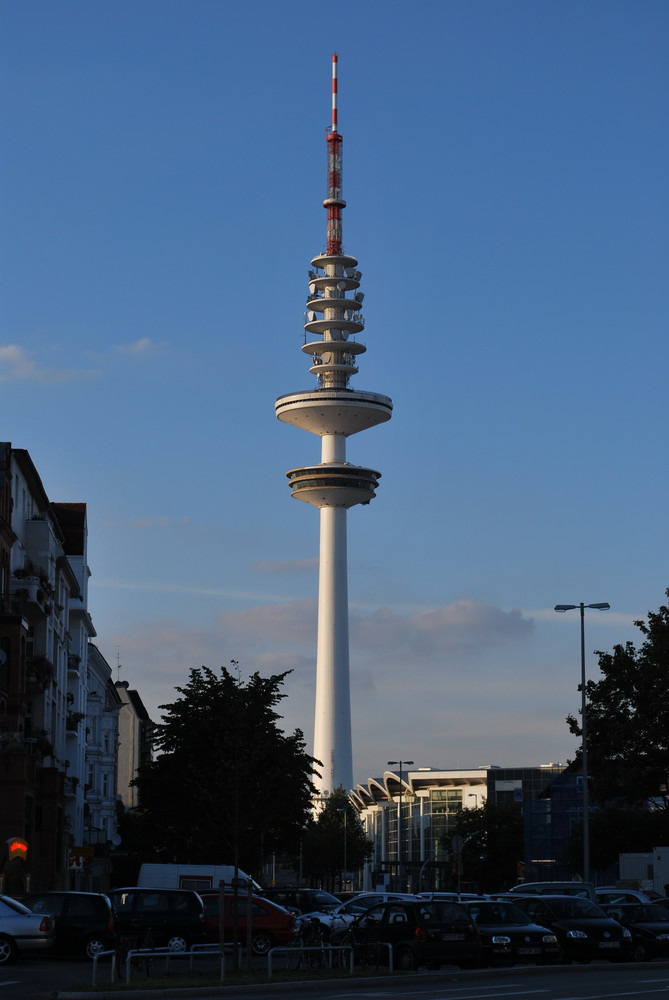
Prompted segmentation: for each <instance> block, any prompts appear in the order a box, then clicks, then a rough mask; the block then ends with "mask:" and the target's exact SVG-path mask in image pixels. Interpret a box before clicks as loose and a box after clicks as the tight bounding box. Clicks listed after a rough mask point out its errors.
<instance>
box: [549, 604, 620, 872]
mask: <svg viewBox="0 0 669 1000" xmlns="http://www.w3.org/2000/svg"><path fill="white" fill-rule="evenodd" d="M610 607H611V605H610V604H583V602H581V604H556V605H555V611H560V612H562V611H576V609H577V608H578V610H579V611H580V612H581V765H582V771H581V773H582V777H581V783H582V786H583V788H582V794H583V881H584V882H589V881H590V813H589V810H590V803H589V799H588V720H587V715H586V705H587V699H586V694H585V609H586V608H594V610H595V611H608V610H609V608H610Z"/></svg>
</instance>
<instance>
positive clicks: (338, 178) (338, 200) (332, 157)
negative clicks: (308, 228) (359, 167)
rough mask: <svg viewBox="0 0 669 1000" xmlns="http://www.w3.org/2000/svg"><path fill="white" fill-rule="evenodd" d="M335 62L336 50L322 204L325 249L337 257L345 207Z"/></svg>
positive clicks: (335, 57)
mask: <svg viewBox="0 0 669 1000" xmlns="http://www.w3.org/2000/svg"><path fill="white" fill-rule="evenodd" d="M337 63H338V56H337V53H336V52H333V54H332V126H331V129H330V131H329V132H328V134H327V151H328V196H327V198H326V199H325V201H324V202H323V206H324V207H325V208H327V210H328V221H327V249H326V251H325V252H326V254H328V256H334V257H338V256H340V255H341V253H342V225H341V211H342V209H343V208H345V207H346V202H345V201H344V199H343V198H342V196H341V194H342V145H343V141H344V140H343V139H342V137H341V135H340V134H339V132H338V131H337V94H338V79H337Z"/></svg>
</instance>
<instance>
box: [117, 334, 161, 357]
mask: <svg viewBox="0 0 669 1000" xmlns="http://www.w3.org/2000/svg"><path fill="white" fill-rule="evenodd" d="M167 346H168V342H167V341H166V340H155V341H154V340H151V338H150V337H140V338H139V340H135V341H133V342H132V343H131V344H117V345H116V347H115V348H114V350H116V351H117V352H118V353H119V354H128V355H132V356H133V357H136V358H137V357H152V356H154V355H156V354H162V353H163V351H164V350H165V349H166V348H167Z"/></svg>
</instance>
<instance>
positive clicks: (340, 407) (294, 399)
mask: <svg viewBox="0 0 669 1000" xmlns="http://www.w3.org/2000/svg"><path fill="white" fill-rule="evenodd" d="M274 409H275V412H276V415H277V418H278V419H279V420H281V421H283V423H286V424H292V425H293V426H294V427H300V428H302V430H305V431H309V433H310V434H318V435H320V436H321V437H323V436H324V435H326V434H342V435H343V436H344V437H350V436H351V434H357V433H358V432H359V431H364V430H366V429H367V428H368V427H376V425H377V424H383V423H385V422H386V420H390V418H391V416H392V411H393V403H392V400H391V399H390V398H389V397H388V396H382V395H380V394H379V393H376V392H357V391H354V390H352V389H315V390H314V391H313V392H294V393H289V394H288V395H286V396H279V398H278V399H277V401H276V403H275V404H274Z"/></svg>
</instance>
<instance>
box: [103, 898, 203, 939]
mask: <svg viewBox="0 0 669 1000" xmlns="http://www.w3.org/2000/svg"><path fill="white" fill-rule="evenodd" d="M109 898H110V899H111V903H112V906H113V907H114V913H115V915H116V928H117V933H118V936H119V938H121V939H122V940H124V941H125V942H129V943H130V946H131V947H135V948H169V950H170V951H190V949H191V948H192V946H193V945H194V944H202V943H204V942H205V941H206V940H207V934H206V928H205V913H204V903H203V902H202V900H201V899H200V897H199V896H198V894H197V893H196V892H191V891H190V890H186V889H146V888H142V887H141V886H131V887H130V888H127V889H112V890H111V891H110V893H109Z"/></svg>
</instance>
